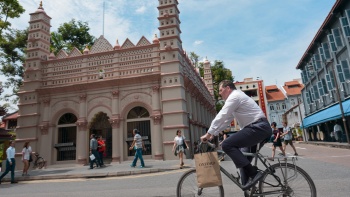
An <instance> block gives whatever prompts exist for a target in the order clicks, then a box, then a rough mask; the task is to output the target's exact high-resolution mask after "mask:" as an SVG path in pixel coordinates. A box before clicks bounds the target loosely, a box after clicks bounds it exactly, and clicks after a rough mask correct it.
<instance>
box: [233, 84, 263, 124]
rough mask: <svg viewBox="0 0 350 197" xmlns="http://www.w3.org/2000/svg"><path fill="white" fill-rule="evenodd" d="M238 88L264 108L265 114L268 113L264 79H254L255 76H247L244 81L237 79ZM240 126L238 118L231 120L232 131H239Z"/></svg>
mask: <svg viewBox="0 0 350 197" xmlns="http://www.w3.org/2000/svg"><path fill="white" fill-rule="evenodd" d="M234 84H235V86H236V89H238V90H241V91H242V92H244V93H245V94H246V95H248V96H249V97H250V98H252V99H253V100H254V101H255V102H256V103H257V104H258V105H259V106H260V108H261V109H262V111H263V112H264V114H265V116H266V117H268V116H267V113H266V101H267V100H266V94H265V86H264V81H263V80H254V79H253V78H245V79H244V80H243V81H241V82H239V81H236V82H235V83H234ZM239 130H240V127H239V125H238V123H237V121H236V120H234V121H232V122H231V131H239Z"/></svg>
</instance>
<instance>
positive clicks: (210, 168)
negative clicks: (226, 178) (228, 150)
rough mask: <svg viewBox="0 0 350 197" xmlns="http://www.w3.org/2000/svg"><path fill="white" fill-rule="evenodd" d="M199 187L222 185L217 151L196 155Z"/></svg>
mask: <svg viewBox="0 0 350 197" xmlns="http://www.w3.org/2000/svg"><path fill="white" fill-rule="evenodd" d="M194 159H195V164H196V174H197V184H198V188H205V187H214V186H220V185H222V179H221V173H220V165H219V161H218V154H217V152H206V153H199V154H195V155H194Z"/></svg>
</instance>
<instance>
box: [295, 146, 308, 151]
mask: <svg viewBox="0 0 350 197" xmlns="http://www.w3.org/2000/svg"><path fill="white" fill-rule="evenodd" d="M295 148H297V149H303V150H305V149H306V148H302V147H298V146H296V147H295Z"/></svg>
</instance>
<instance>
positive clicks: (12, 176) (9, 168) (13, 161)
mask: <svg viewBox="0 0 350 197" xmlns="http://www.w3.org/2000/svg"><path fill="white" fill-rule="evenodd" d="M11 162H12V165H10V162H9V160H8V159H6V170H5V172H4V173H2V175H1V176H0V181H1V180H2V178H4V176H6V175H7V173H9V172H10V171H11V182H14V181H15V167H16V160H15V159H11Z"/></svg>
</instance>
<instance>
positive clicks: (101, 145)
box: [97, 136, 106, 166]
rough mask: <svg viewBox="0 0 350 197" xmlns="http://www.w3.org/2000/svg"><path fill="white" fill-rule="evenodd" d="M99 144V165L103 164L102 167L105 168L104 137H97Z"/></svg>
mask: <svg viewBox="0 0 350 197" xmlns="http://www.w3.org/2000/svg"><path fill="white" fill-rule="evenodd" d="M97 143H98V154H99V156H100V161H99V163H100V164H101V166H104V163H103V154H104V153H105V151H106V144H105V142H104V141H103V139H102V136H98V137H97Z"/></svg>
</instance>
